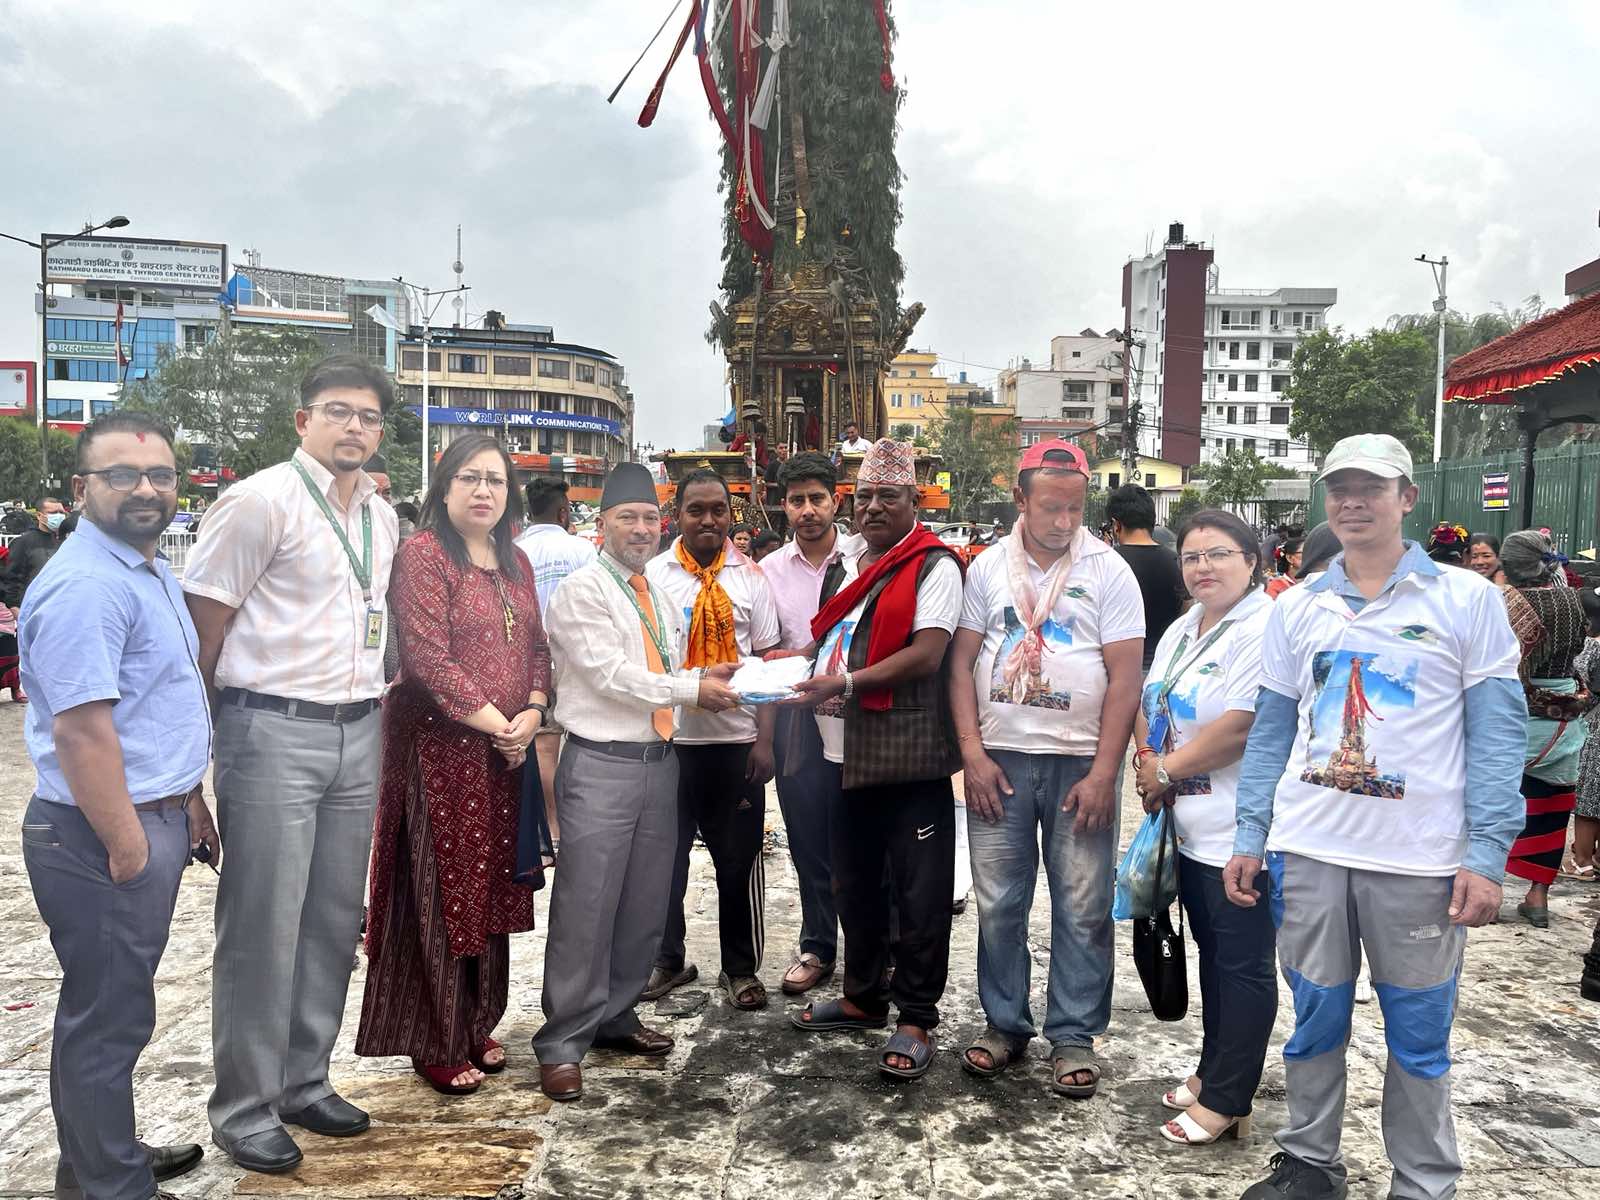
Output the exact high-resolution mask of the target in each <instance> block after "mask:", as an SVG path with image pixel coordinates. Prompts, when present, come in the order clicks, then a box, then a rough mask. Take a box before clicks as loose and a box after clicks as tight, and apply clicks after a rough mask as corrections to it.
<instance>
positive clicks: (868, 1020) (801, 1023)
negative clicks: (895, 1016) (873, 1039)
mask: <svg viewBox="0 0 1600 1200" xmlns="http://www.w3.org/2000/svg"><path fill="white" fill-rule="evenodd" d="M808 1016H809V1017H810V1018H811V1019H810V1020H809V1021H808V1020H806V1017H808ZM888 1023H889V1014H888V1013H885V1014H884V1015H883V1016H881V1017H852V1016H851V1015H850V1014H849V1013H847V1012H845V1010H844V1005H843V1004H842V1003H841V1002H840V1001H838V1000H828V1001H825V1002H824V1003H822V1004H808V1005H806V1006H805V1008H803V1009H801V1010H800V1011H799V1012H793V1011H791V1012H790V1013H789V1024H791V1025H793V1026H794V1027H795V1028H796V1029H803V1030H805V1031H806V1032H807V1033H828V1032H830V1031H831V1030H835V1029H882V1028H883V1027H884V1026H885V1025H887V1024H888Z"/></svg>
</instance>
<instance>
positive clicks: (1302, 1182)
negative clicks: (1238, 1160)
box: [1239, 1151, 1347, 1200]
mask: <svg viewBox="0 0 1600 1200" xmlns="http://www.w3.org/2000/svg"><path fill="white" fill-rule="evenodd" d="M1270 1166H1271V1167H1272V1174H1271V1175H1270V1176H1268V1177H1267V1178H1266V1179H1263V1180H1262V1181H1261V1182H1260V1183H1253V1184H1251V1185H1250V1186H1249V1187H1248V1188H1246V1189H1245V1192H1244V1195H1243V1196H1241V1197H1239V1200H1345V1196H1346V1194H1347V1192H1346V1188H1345V1185H1344V1184H1343V1183H1335V1182H1334V1181H1333V1180H1332V1179H1330V1178H1329V1177H1328V1173H1327V1172H1326V1171H1323V1170H1320V1169H1319V1168H1317V1167H1313V1166H1312V1165H1311V1164H1310V1163H1308V1162H1302V1161H1301V1160H1300V1159H1298V1158H1296V1157H1295V1156H1294V1155H1292V1154H1285V1153H1283V1152H1282V1151H1279V1152H1278V1153H1277V1154H1274V1155H1273V1156H1272V1158H1271V1160H1270Z"/></svg>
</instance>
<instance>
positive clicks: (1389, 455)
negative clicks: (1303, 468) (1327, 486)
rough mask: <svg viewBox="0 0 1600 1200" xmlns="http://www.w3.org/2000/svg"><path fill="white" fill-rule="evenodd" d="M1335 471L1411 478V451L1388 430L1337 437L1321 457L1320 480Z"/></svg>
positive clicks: (1386, 477) (1389, 477)
mask: <svg viewBox="0 0 1600 1200" xmlns="http://www.w3.org/2000/svg"><path fill="white" fill-rule="evenodd" d="M1335 471H1365V472H1367V474H1369V475H1376V476H1378V477H1379V478H1380V479H1399V478H1400V477H1401V476H1402V475H1404V476H1405V477H1406V478H1408V479H1409V478H1410V477H1411V451H1409V450H1407V449H1406V448H1405V445H1404V443H1402V442H1401V441H1400V439H1399V438H1396V437H1391V436H1390V435H1389V434H1387V433H1357V434H1354V435H1352V436H1350V437H1347V438H1340V439H1339V441H1338V442H1337V443H1335V444H1334V447H1333V449H1332V450H1330V451H1328V457H1327V458H1325V459H1323V460H1322V474H1320V475H1318V476H1317V482H1318V483H1321V482H1322V481H1323V480H1324V479H1326V478H1327V477H1328V476H1329V475H1332V474H1333V473H1334V472H1335Z"/></svg>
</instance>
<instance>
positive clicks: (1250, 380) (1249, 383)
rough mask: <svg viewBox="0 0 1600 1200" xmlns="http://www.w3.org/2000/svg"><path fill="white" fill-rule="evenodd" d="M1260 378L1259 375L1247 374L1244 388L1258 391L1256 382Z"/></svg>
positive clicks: (1248, 390) (1249, 390)
mask: <svg viewBox="0 0 1600 1200" xmlns="http://www.w3.org/2000/svg"><path fill="white" fill-rule="evenodd" d="M1259 379H1260V376H1259V375H1246V376H1245V377H1244V390H1245V391H1247V392H1253V391H1256V390H1257V388H1256V383H1257V381H1258V380H1259Z"/></svg>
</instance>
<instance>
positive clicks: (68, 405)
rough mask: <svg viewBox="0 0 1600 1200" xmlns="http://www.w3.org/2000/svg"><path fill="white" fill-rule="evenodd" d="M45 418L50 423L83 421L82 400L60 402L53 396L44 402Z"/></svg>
mask: <svg viewBox="0 0 1600 1200" xmlns="http://www.w3.org/2000/svg"><path fill="white" fill-rule="evenodd" d="M44 412H45V416H47V417H49V418H50V419H51V420H52V421H81V420H83V401H82V400H60V399H57V398H56V397H54V396H51V397H49V398H47V399H46V400H45V402H44Z"/></svg>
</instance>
